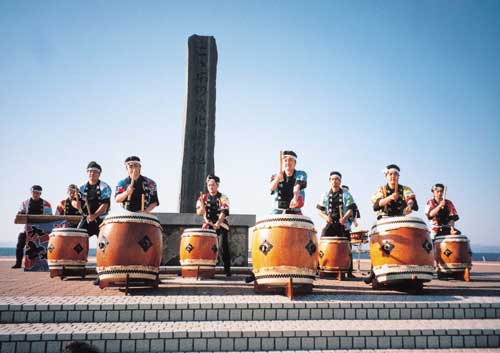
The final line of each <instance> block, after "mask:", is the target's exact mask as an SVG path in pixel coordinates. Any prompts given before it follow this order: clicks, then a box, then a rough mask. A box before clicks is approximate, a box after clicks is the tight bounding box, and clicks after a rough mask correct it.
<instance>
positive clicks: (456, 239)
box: [434, 234, 472, 276]
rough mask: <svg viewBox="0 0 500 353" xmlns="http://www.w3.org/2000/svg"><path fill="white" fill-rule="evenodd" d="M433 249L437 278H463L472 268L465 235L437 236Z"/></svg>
mask: <svg viewBox="0 0 500 353" xmlns="http://www.w3.org/2000/svg"><path fill="white" fill-rule="evenodd" d="M434 247H435V253H434V258H435V260H436V267H437V273H438V276H443V275H444V276H446V275H458V276H463V275H464V272H466V271H469V270H470V269H471V268H472V251H471V248H470V244H469V239H468V238H467V237H466V236H465V235H461V234H456V235H451V234H450V235H439V236H437V237H436V238H435V239H434Z"/></svg>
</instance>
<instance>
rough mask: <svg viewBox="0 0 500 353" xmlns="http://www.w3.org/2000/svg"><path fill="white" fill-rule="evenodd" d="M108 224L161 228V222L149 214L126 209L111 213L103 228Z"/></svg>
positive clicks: (106, 218) (105, 219)
mask: <svg viewBox="0 0 500 353" xmlns="http://www.w3.org/2000/svg"><path fill="white" fill-rule="evenodd" d="M108 223H148V224H152V225H154V226H157V227H161V224H160V220H159V219H158V218H157V217H155V216H153V215H152V214H149V213H141V212H130V211H127V210H126V209H124V208H119V209H118V210H116V211H114V212H112V213H110V214H109V215H107V216H106V217H105V218H104V221H103V222H102V224H101V227H102V226H104V225H105V224H108Z"/></svg>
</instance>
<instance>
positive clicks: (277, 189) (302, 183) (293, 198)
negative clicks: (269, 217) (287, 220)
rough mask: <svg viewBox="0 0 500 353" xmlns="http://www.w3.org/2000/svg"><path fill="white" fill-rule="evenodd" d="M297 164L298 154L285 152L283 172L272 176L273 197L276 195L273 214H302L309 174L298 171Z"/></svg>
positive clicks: (282, 161)
mask: <svg viewBox="0 0 500 353" xmlns="http://www.w3.org/2000/svg"><path fill="white" fill-rule="evenodd" d="M296 164H297V154H296V153H295V152H294V151H284V152H283V154H282V157H281V163H280V167H281V165H282V167H281V168H280V169H281V170H280V171H279V172H278V173H277V174H273V175H272V176H271V186H270V188H271V195H275V197H274V202H275V208H274V210H273V211H272V212H271V213H272V214H282V213H287V214H298V215H301V214H302V211H301V208H302V206H304V201H305V197H306V194H305V192H304V189H305V188H306V187H307V174H306V172H304V171H302V170H296V169H295V165H296Z"/></svg>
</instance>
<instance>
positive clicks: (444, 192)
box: [443, 186, 446, 204]
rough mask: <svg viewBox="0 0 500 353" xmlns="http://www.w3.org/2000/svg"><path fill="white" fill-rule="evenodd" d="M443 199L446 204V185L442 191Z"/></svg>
mask: <svg viewBox="0 0 500 353" xmlns="http://www.w3.org/2000/svg"><path fill="white" fill-rule="evenodd" d="M443 200H444V202H445V204H446V186H445V187H444V191H443Z"/></svg>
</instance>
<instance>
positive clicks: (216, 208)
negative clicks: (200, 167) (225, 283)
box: [196, 174, 231, 277]
mask: <svg viewBox="0 0 500 353" xmlns="http://www.w3.org/2000/svg"><path fill="white" fill-rule="evenodd" d="M206 185H207V190H208V192H207V193H205V194H202V195H200V197H199V198H198V200H197V201H196V213H197V214H198V215H199V216H202V217H203V226H202V227H203V228H204V229H214V230H215V231H216V233H217V236H218V238H219V255H220V257H221V258H222V262H223V263H224V272H225V274H226V276H227V277H230V276H231V254H230V252H229V221H228V219H227V217H228V216H229V198H228V197H227V196H226V195H224V194H222V193H221V192H220V191H219V185H220V178H219V177H218V176H216V175H213V174H209V175H208V176H207V179H206Z"/></svg>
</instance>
